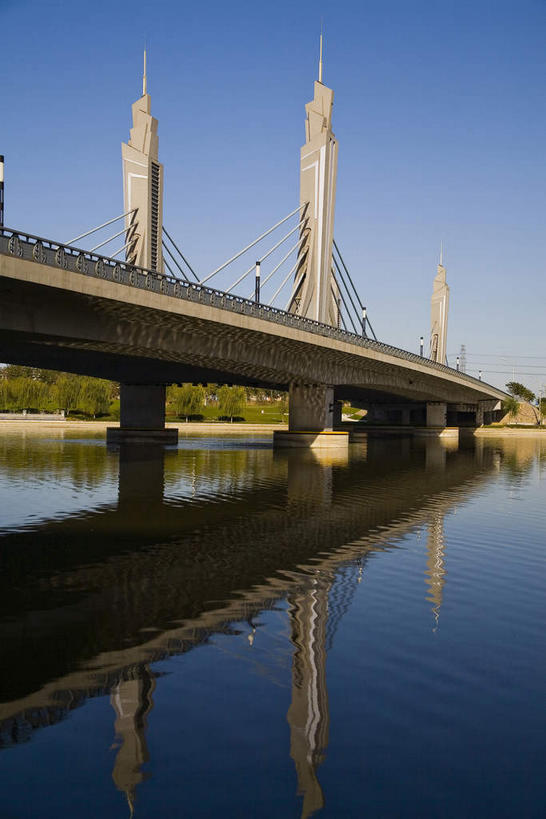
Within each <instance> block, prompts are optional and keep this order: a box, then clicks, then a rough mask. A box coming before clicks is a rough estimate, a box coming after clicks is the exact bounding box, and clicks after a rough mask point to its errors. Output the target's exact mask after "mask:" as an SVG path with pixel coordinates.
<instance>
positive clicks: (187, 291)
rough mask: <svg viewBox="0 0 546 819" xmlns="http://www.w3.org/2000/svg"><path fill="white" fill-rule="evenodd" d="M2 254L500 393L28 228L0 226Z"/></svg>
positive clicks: (383, 347) (403, 354)
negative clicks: (329, 341)
mask: <svg viewBox="0 0 546 819" xmlns="http://www.w3.org/2000/svg"><path fill="white" fill-rule="evenodd" d="M0 254H3V255H5V256H15V257H17V258H21V259H27V260H29V261H34V262H38V263H40V264H45V265H50V266H52V267H57V268H61V269H64V270H68V271H70V272H72V273H79V274H80V275H82V276H92V277H93V278H97V279H103V280H105V281H112V282H116V283H117V284H124V285H128V286H129V287H137V288H139V289H141V290H148V291H151V292H154V293H160V294H162V295H164V296H171V297H173V298H176V299H185V300H186V301H192V302H197V303H199V304H206V305H209V306H211V307H219V308H220V309H222V310H228V311H230V312H232V313H239V314H243V315H249V316H254V317H255V318H259V319H263V320H264V321H271V322H274V323H275V324H280V325H282V326H284V327H294V328H296V329H300V330H306V331H307V332H309V333H314V334H315V335H319V336H324V337H326V338H335V339H339V340H340V341H347V342H350V343H351V344H354V345H356V346H357V347H364V348H366V349H369V350H376V351H377V352H381V353H387V354H388V355H392V356H393V357H395V358H400V359H402V360H404V361H413V362H416V363H418V364H421V365H425V366H426V367H427V368H430V369H431V370H433V371H437V372H444V373H448V374H449V375H456V376H458V377H459V378H460V379H461V380H463V381H465V382H467V383H468V385H469V386H474V385H475V386H479V387H480V388H481V390H483V388H484V387H486V388H487V387H491V389H493V390H495V391H496V392H501V391H500V390H498V389H497V388H496V387H493V386H492V385H490V384H487V383H486V382H484V381H480V380H479V379H478V378H474V376H471V375H467V374H466V373H461V372H460V371H459V370H454V369H453V368H451V367H447V366H446V365H445V364H439V363H437V362H436V361H431V360H430V359H428V358H424V357H423V356H420V355H417V353H411V352H408V351H407V350H401V349H400V348H398V347H392V346H391V345H390V344H384V343H383V342H382V341H373V340H372V339H369V338H365V337H364V336H359V335H357V334H356V333H352V332H350V331H349V330H342V329H341V328H339V327H331V326H330V325H329V324H322V323H321V322H319V321H314V320H313V319H310V318H306V317H305V316H298V315H296V314H295V313H287V312H286V310H280V309H279V308H277V307H270V306H269V305H267V304H260V303H257V302H255V301H252V300H250V299H244V298H242V297H241V296H235V295H233V294H232V293H224V292H223V291H221V290H215V289H214V288H212V287H207V286H204V285H201V284H198V283H195V284H194V283H193V282H189V281H183V280H181V279H177V278H175V277H174V276H169V275H165V274H164V273H157V272H156V271H153V270H146V269H145V268H142V267H136V266H134V265H131V264H128V263H127V262H120V261H117V260H116V259H110V258H108V257H107V256H100V255H98V254H97V253H90V252H89V251H87V250H81V249H80V248H76V247H72V246H70V245H64V244H62V243H59V242H54V241H52V240H51V239H44V238H42V237H40V236H34V235H33V234H31V233H26V232H25V231H20V230H13V229H12V228H6V227H0Z"/></svg>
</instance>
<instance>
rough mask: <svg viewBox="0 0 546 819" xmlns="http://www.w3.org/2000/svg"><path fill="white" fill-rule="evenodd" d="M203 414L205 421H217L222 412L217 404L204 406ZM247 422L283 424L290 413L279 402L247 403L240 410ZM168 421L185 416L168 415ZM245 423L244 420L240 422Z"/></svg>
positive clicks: (182, 419)
mask: <svg viewBox="0 0 546 819" xmlns="http://www.w3.org/2000/svg"><path fill="white" fill-rule="evenodd" d="M199 414H200V415H202V416H203V419H202V420H203V421H217V420H218V416H219V415H221V414H222V413H221V412H220V410H219V409H218V405H217V404H213V405H209V406H207V407H203V409H202V410H201V412H200V413H199ZM240 416H241V417H242V418H244V419H245V420H244V423H246V424H283V423H288V413H286V414H285V415H282V407H281V405H280V404H278V403H270V404H269V403H268V404H254V403H252V404H250V403H249V404H247V405H246V406H245V407H244V408H243V409H242V410H241V412H240ZM166 420H167V421H185V420H186V419H185V418H184V417H182V418H175V416H174V415H167V419H166ZM234 423H235V422H234ZM239 423H243V422H239Z"/></svg>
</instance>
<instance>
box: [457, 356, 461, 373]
mask: <svg viewBox="0 0 546 819" xmlns="http://www.w3.org/2000/svg"><path fill="white" fill-rule="evenodd" d="M460 366H461V359H460V357H459V356H457V372H459V367H460Z"/></svg>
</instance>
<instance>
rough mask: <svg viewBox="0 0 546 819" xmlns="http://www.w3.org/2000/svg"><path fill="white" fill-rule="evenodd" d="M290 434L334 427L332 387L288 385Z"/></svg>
mask: <svg viewBox="0 0 546 819" xmlns="http://www.w3.org/2000/svg"><path fill="white" fill-rule="evenodd" d="M289 412H290V415H289V421H288V428H289V430H290V432H300V431H302V430H303V431H305V432H309V431H322V430H332V429H333V426H334V390H333V388H332V387H325V386H322V385H309V384H290V390H289Z"/></svg>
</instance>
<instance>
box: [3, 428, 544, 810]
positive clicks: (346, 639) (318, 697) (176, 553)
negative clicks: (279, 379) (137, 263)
mask: <svg viewBox="0 0 546 819" xmlns="http://www.w3.org/2000/svg"><path fill="white" fill-rule="evenodd" d="M545 557H546V441H545V440H541V439H539V438H536V439H529V440H527V439H517V438H514V439H491V440H490V439H487V440H480V439H476V440H471V441H469V442H468V443H464V445H463V444H461V446H459V447H453V446H452V445H445V444H441V443H439V442H438V441H421V442H419V441H417V440H415V441H412V440H411V439H409V438H392V439H377V440H375V439H370V440H368V441H367V442H363V443H359V444H354V445H351V447H350V448H349V454H348V455H336V454H332V453H330V452H326V451H325V452H324V453H323V454H314V453H311V452H308V453H304V452H275V451H273V449H272V447H271V442H270V436H269V435H265V434H264V435H261V434H252V435H250V434H245V433H244V432H242V433H241V432H240V433H239V434H237V435H232V436H231V435H223V436H221V437H220V436H218V437H213V436H210V435H209V436H205V435H193V436H185V435H183V434H182V435H181V438H180V442H179V445H178V448H176V449H167V450H161V449H155V448H147V447H137V448H123V447H122V448H121V450H120V449H108V448H107V447H106V446H105V444H104V441H103V434H102V433H96V434H95V433H86V434H81V433H78V432H77V431H68V430H63V429H61V428H60V429H59V430H47V431H46V430H44V431H42V432H40V431H39V430H37V429H33V428H30V427H29V428H25V430H24V431H11V432H10V431H9V430H8V429H3V430H2V431H0V560H1V569H2V571H1V575H0V647H1V648H0V652H1V655H0V656H1V660H2V662H1V674H0V748H1V752H0V805H1V810H0V813H1V816H2V817H5V818H6V819H7V818H8V817H9V819H15V817H16V818H17V819H20V818H21V817H25V818H26V817H32V819H34V817H40V818H41V817H48V818H49V817H52V818H53V817H55V819H58V817H65V816H66V817H68V816H70V817H78V819H86V818H87V817H96V816H101V817H102V818H103V819H107V818H108V817H130V816H135V817H167V816H168V817H179V816H180V817H182V816H183V817H201V816H202V817H260V819H262V818H263V817H308V816H314V815H316V816H319V815H320V816H321V817H322V816H324V817H361V816H367V817H442V819H443V818H444V817H447V818H448V819H450V818H451V817H454V818H455V817H456V818H457V819H459V817H473V818H474V817H480V819H483V817H495V819H499V817H516V816H517V817H539V816H540V817H543V816H544V804H545V802H546V788H545V783H544V751H545V740H544V738H545V736H546V710H545V707H544V703H545V702H546V696H545V694H546V684H545V680H546V651H545V648H546V645H545V643H546V640H545V636H544V623H545V615H546V602H545V601H546V594H545V592H546V573H545V562H546V561H545Z"/></svg>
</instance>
